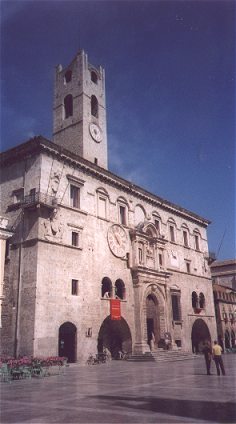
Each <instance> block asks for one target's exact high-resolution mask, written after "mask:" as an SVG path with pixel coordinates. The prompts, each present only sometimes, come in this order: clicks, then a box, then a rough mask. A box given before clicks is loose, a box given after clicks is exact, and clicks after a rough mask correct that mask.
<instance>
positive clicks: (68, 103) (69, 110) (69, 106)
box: [64, 94, 73, 119]
mask: <svg viewBox="0 0 236 424" xmlns="http://www.w3.org/2000/svg"><path fill="white" fill-rule="evenodd" d="M64 111H65V119H66V118H69V116H72V115H73V97H72V95H71V94H68V95H67V96H66V97H65V98H64Z"/></svg>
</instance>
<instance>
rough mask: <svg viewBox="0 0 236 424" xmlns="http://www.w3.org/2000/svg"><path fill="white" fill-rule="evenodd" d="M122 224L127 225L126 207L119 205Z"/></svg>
mask: <svg viewBox="0 0 236 424" xmlns="http://www.w3.org/2000/svg"><path fill="white" fill-rule="evenodd" d="M119 215H120V224H122V225H126V207H125V206H121V205H120V206H119Z"/></svg>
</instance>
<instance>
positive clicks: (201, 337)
mask: <svg viewBox="0 0 236 424" xmlns="http://www.w3.org/2000/svg"><path fill="white" fill-rule="evenodd" d="M191 338H192V350H193V353H199V352H201V349H202V346H203V343H204V342H205V341H211V335H210V331H209V329H208V326H207V325H206V323H205V322H204V320H203V319H201V318H198V319H196V321H195V322H194V323H193V327H192V334H191Z"/></svg>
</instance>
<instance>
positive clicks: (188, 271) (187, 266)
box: [185, 261, 191, 274]
mask: <svg viewBox="0 0 236 424" xmlns="http://www.w3.org/2000/svg"><path fill="white" fill-rule="evenodd" d="M185 263H186V271H187V273H188V274H190V272H191V267H190V262H189V261H185Z"/></svg>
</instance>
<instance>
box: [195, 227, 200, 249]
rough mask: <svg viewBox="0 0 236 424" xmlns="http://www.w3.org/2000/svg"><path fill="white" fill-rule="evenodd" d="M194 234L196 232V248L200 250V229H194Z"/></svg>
mask: <svg viewBox="0 0 236 424" xmlns="http://www.w3.org/2000/svg"><path fill="white" fill-rule="evenodd" d="M193 234H194V247H195V250H197V251H200V240H201V236H200V233H199V232H198V230H194V232H193Z"/></svg>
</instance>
